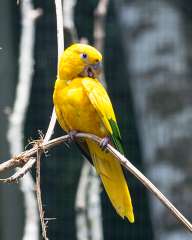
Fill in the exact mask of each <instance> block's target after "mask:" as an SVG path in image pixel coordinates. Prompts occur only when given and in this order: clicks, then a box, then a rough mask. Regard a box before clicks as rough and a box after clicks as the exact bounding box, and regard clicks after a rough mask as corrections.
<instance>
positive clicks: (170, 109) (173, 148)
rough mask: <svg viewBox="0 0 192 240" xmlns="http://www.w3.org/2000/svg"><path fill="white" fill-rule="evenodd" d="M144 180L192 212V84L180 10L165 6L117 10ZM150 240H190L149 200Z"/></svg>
mask: <svg viewBox="0 0 192 240" xmlns="http://www.w3.org/2000/svg"><path fill="white" fill-rule="evenodd" d="M117 11H118V16H119V20H120V23H121V27H122V37H123V41H124V45H125V49H126V56H127V69H128V71H129V74H130V85H131V89H132V95H133V99H134V106H135V113H136V118H137V126H138V130H139V136H140V141H141V146H142V153H143V158H144V160H145V170H146V175H147V176H148V177H149V178H150V179H151V180H152V182H154V183H155V185H156V186H157V187H158V188H159V189H160V190H161V191H162V192H164V193H165V194H166V196H167V197H168V198H169V199H170V200H171V201H172V202H173V203H174V204H175V205H176V206H177V207H178V208H179V209H180V210H181V212H183V213H184V215H186V217H189V216H190V211H189V210H190V209H191V207H192V202H191V199H192V192H191V187H192V183H191V181H190V176H191V162H190V161H191V155H192V148H191V145H192V136H191V132H192V124H191V122H192V107H191V103H192V98H191V90H192V82H191V79H190V77H189V75H188V73H189V67H188V65H187V54H188V53H187V49H186V43H185V39H184V37H185V36H184V32H183V29H184V23H183V19H182V15H181V12H180V9H178V8H176V7H175V6H174V5H171V4H168V3H167V2H166V1H141V0H138V1H133V2H131V1H127V2H124V3H121V4H119V3H118V6H117ZM150 205H151V213H152V220H153V224H154V232H155V239H157V240H173V239H174V240H176V239H178V240H179V239H185V240H188V239H191V235H190V234H189V233H188V232H186V231H185V229H184V228H183V227H182V226H181V225H179V223H178V222H177V221H176V220H175V219H174V217H173V216H172V215H170V213H169V212H168V211H167V209H165V207H164V206H163V205H162V204H161V203H160V202H159V201H158V200H157V199H156V198H154V197H151V202H150Z"/></svg>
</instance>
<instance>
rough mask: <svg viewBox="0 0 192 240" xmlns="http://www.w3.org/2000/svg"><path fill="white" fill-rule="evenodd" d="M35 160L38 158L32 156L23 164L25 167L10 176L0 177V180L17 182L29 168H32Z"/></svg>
mask: <svg viewBox="0 0 192 240" xmlns="http://www.w3.org/2000/svg"><path fill="white" fill-rule="evenodd" d="M35 162H36V158H33V157H32V158H30V159H29V161H28V162H27V163H26V164H25V165H24V166H23V168H19V170H18V171H17V172H16V173H15V174H13V175H12V176H11V177H9V178H5V179H0V182H4V183H14V182H16V183H17V182H18V181H19V179H20V178H22V177H23V176H24V175H25V174H26V173H27V172H29V170H31V168H32V167H33V165H34V163H35Z"/></svg>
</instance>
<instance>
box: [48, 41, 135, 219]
mask: <svg viewBox="0 0 192 240" xmlns="http://www.w3.org/2000/svg"><path fill="white" fill-rule="evenodd" d="M101 61H102V55H101V54H100V53H99V52H98V51H97V50H96V49H95V48H94V47H91V46H89V45H86V44H73V45H71V46H70V47H68V48H67V49H66V50H65V51H64V53H63V54H62V56H61V58H60V61H59V75H58V79H57V80H56V83H55V90H54V94H53V101H54V105H55V110H56V115H57V120H58V122H59V124H60V125H61V127H62V128H63V129H64V130H65V131H66V132H67V133H68V134H69V135H70V136H71V138H72V139H75V133H76V132H78V131H80V132H86V133H91V134H95V135H97V136H99V137H101V138H102V139H103V140H102V142H101V144H100V146H99V145H98V144H96V143H95V142H92V141H91V140H75V142H76V144H77V146H78V147H79V149H80V150H81V152H82V153H83V154H84V155H85V156H86V157H87V158H88V159H89V160H90V161H91V163H92V164H93V165H94V166H95V168H96V171H97V173H98V174H99V176H100V178H101V180H102V183H103V185H104V188H105V190H106V192H107V194H108V196H109V199H110V200H111V203H112V205H113V206H114V208H115V209H116V211H117V213H118V214H119V215H120V216H121V217H122V218H124V217H127V218H128V219H129V221H130V222H131V223H132V222H134V214H133V207H132V203H131V197H130V193H129V190H128V186H127V183H126V180H125V177H124V174H123V171H122V167H121V165H120V163H119V162H118V161H117V160H116V159H115V157H114V156H112V155H111V154H110V153H107V152H106V151H104V149H105V147H106V146H107V144H108V143H111V144H113V145H114V146H115V147H116V148H117V150H119V151H120V152H121V153H122V154H124V152H123V147H122V144H121V136H120V132H119V128H118V125H117V122H116V118H115V114H114V111H113V107H112V104H111V101H110V99H109V96H108V94H107V92H106V90H105V88H104V87H103V86H102V84H101V83H100V82H99V80H98V79H97V77H98V75H99V74H100V72H101Z"/></svg>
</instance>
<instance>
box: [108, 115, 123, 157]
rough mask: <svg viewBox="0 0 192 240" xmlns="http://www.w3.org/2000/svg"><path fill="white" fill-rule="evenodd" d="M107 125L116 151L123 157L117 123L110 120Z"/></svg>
mask: <svg viewBox="0 0 192 240" xmlns="http://www.w3.org/2000/svg"><path fill="white" fill-rule="evenodd" d="M109 124H110V126H111V129H112V134H111V137H112V140H113V143H114V145H115V146H116V148H117V150H119V152H120V153H122V154H123V155H124V154H125V151H124V149H123V145H122V141H121V135H120V131H119V127H118V125H117V123H116V122H115V121H114V120H113V119H112V118H111V119H109Z"/></svg>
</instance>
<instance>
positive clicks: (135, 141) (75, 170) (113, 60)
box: [0, 0, 192, 240]
mask: <svg viewBox="0 0 192 240" xmlns="http://www.w3.org/2000/svg"><path fill="white" fill-rule="evenodd" d="M28 1H29V0H28ZM29 2H31V3H32V4H33V7H34V8H35V9H36V8H39V9H41V12H42V14H41V16H39V17H38V18H37V19H36V20H35V23H34V24H35V37H34V52H33V53H34V69H33V76H32V85H31V89H30V99H29V105H28V108H27V112H26V116H25V125H24V141H23V142H24V143H23V144H24V145H26V144H27V143H28V140H29V139H37V138H38V137H39V134H38V130H41V131H42V132H43V133H45V132H46V129H47V126H48V124H49V121H50V116H51V112H52V107H53V103H52V93H53V87H54V81H55V79H56V74H57V30H56V14H55V5H54V1H50V0H49V1H43V0H34V1H29ZM65 2H66V3H67V2H69V1H67V0H66V1H65V0H64V3H65ZM98 2H99V1H98V0H86V1H85V0H77V1H75V2H74V6H73V11H74V18H73V23H74V26H72V28H73V29H72V32H71V29H68V28H67V27H65V47H66V46H68V45H69V44H70V43H71V41H72V39H73V36H72V35H73V34H75V35H76V39H77V38H78V39H81V38H86V39H88V41H89V42H90V43H91V44H94V34H93V33H94V12H95V9H96V8H97V6H98ZM64 14H65V13H64ZM21 22H22V14H21V3H20V4H19V5H17V3H16V1H0V79H1V80H0V81H1V87H0V111H1V114H0V134H1V137H0V161H2V162H3V161H5V160H7V159H9V158H10V148H9V144H8V141H7V131H8V127H9V126H8V118H9V114H10V113H11V109H12V108H13V105H14V101H15V93H16V87H17V84H18V79H19V78H18V76H19V55H20V40H21V31H22V25H21ZM191 26H192V2H191V1H189V0H186V1H182V0H175V1H172V0H164V1H163V0H161V1H160V0H147V1H142V0H118V1H115V0H110V1H109V2H108V4H107V14H106V17H105V39H104V48H103V55H104V72H105V80H106V84H107V89H108V93H109V95H110V97H111V100H112V102H113V104H114V108H115V112H116V115H117V119H118V122H119V127H120V129H121V133H122V136H123V142H124V145H125V149H126V154H127V157H128V158H129V160H130V161H131V162H132V163H133V164H134V165H135V166H136V167H137V168H139V170H141V171H142V172H143V173H144V174H145V175H146V176H147V177H148V178H149V179H150V180H151V181H152V182H153V183H154V184H155V185H156V186H157V187H158V188H159V189H160V190H161V191H162V192H163V193H165V195H166V196H167V197H168V198H169V199H170V200H171V201H172V202H173V204H175V205H176V207H178V209H179V210H181V212H182V213H183V214H184V215H185V216H186V217H187V218H188V219H189V220H192V201H191V199H192V174H191V169H192V158H191V156H192V147H191V146H192V81H191V78H192V70H191V69H192V68H191V64H192V27H191ZM23 91H25V90H23ZM23 101H25V99H23ZM62 134H63V131H62V130H61V129H60V127H59V126H58V125H57V126H56V130H55V133H54V136H60V135H62ZM14 140H15V141H17V139H14ZM83 166H84V160H83V158H82V157H80V154H79V152H78V150H77V149H76V148H75V146H71V147H70V149H68V148H67V147H66V146H64V145H60V146H58V147H56V148H54V149H52V150H50V151H49V153H48V155H47V157H43V158H42V168H41V181H42V182H41V187H42V195H43V196H42V197H43V207H44V209H45V216H46V217H47V218H51V219H50V220H49V222H48V230H47V231H48V237H49V239H50V240H55V239H57V240H60V239H66V240H68V239H77V240H109V239H110V240H111V239H114V240H119V239H121V240H123V239H130V240H131V239H132V240H141V239H145V240H180V239H182V240H188V239H191V234H190V233H189V232H187V231H186V230H185V229H184V228H183V226H181V225H180V224H179V223H178V222H177V220H176V219H175V218H174V217H173V216H172V215H171V214H170V213H169V212H168V210H167V209H165V207H164V206H163V205H162V204H161V203H160V202H159V200H157V199H156V198H155V197H154V196H152V195H151V193H149V192H148V191H147V190H146V189H145V187H144V186H143V185H142V184H141V183H140V182H139V181H138V180H137V179H136V178H135V177H134V176H132V175H131V174H130V173H127V180H128V182H129V186H130V189H131V195H132V201H133V206H134V210H135V218H136V221H135V224H130V223H129V222H128V221H127V220H125V221H123V220H122V219H121V218H120V217H119V216H118V215H117V214H116V213H115V211H114V209H113V208H112V206H111V204H110V202H109V201H108V198H107V196H106V194H105V192H104V191H103V189H102V186H100V187H99V191H98V196H97V198H98V199H99V200H98V199H97V200H96V203H94V204H95V205H97V207H96V208H94V209H93V211H92V208H90V206H92V205H90V204H88V203H89V200H88V199H89V197H88V195H87V194H86V196H85V202H86V203H87V204H88V205H89V208H88V207H87V206H86V209H81V208H77V206H76V200H77V192H78V188H79V186H80V178H81V177H82V175H83V173H82V169H83ZM32 174H33V173H32ZM33 175H34V174H33ZM88 178H89V182H88V185H87V186H88V187H87V190H86V192H87V191H91V190H90V186H89V185H91V184H92V180H90V179H93V181H95V175H94V172H93V171H92V170H89V173H88ZM90 182H91V183H90ZM96 182H97V180H96ZM23 199H24V197H23V194H22V192H21V191H20V187H19V184H13V185H7V184H6V185H3V184H1V185H0V239H2V240H12V239H14V240H21V239H23V233H24V225H25V208H24V200H23ZM94 204H93V205H94ZM95 205H94V206H95ZM75 206H76V208H75ZM95 209H96V210H95ZM97 210H98V213H95V211H97ZM90 211H91V212H90ZM82 213H83V214H84V218H85V219H86V220H85V221H83V222H81V221H80V222H78V221H79V220H78V219H79V216H81V214H82ZM90 216H91V217H90ZM94 221H96V222H97V223H98V224H96V226H97V227H96V228H94V227H93V226H94V224H93V223H94ZM78 223H80V224H78ZM95 233H96V234H95ZM39 236H40V234H39ZM32 239H33V240H36V239H35V237H34V238H32ZM39 239H41V237H39ZM25 240H29V238H27V239H25Z"/></svg>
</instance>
